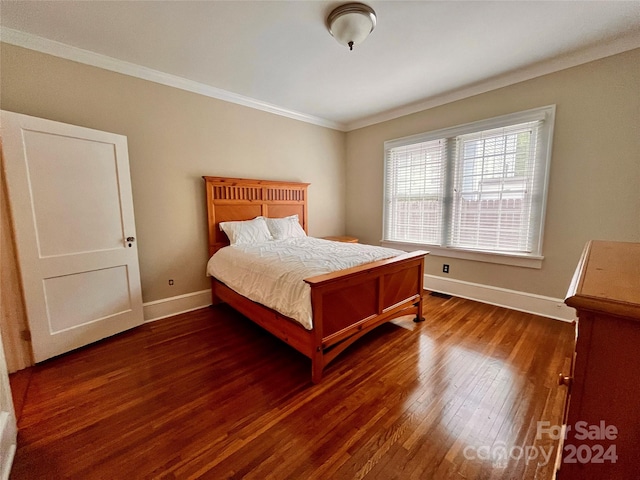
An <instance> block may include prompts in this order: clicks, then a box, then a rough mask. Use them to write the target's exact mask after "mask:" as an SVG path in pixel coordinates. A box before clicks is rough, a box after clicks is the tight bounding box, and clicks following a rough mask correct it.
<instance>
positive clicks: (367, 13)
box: [327, 3, 376, 50]
mask: <svg viewBox="0 0 640 480" xmlns="http://www.w3.org/2000/svg"><path fill="white" fill-rule="evenodd" d="M327 28H328V29H329V33H330V34H331V35H333V36H334V38H335V39H336V40H337V41H338V42H339V43H340V44H342V45H345V46H347V47H349V50H353V46H354V45H359V44H361V43H362V42H364V41H365V39H366V38H367V37H368V36H369V34H370V33H371V32H373V29H374V28H376V12H374V10H373V8H371V7H370V6H368V5H365V4H364V3H346V4H344V5H341V6H339V7H338V8H335V9H334V10H333V11H332V12H331V13H330V14H329V16H328V17H327Z"/></svg>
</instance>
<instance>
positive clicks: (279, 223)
mask: <svg viewBox="0 0 640 480" xmlns="http://www.w3.org/2000/svg"><path fill="white" fill-rule="evenodd" d="M265 220H266V221H267V227H269V232H271V235H272V236H273V238H274V239H275V240H284V239H285V238H299V237H306V236H307V234H306V233H305V231H304V229H303V228H302V227H301V226H300V222H299V220H298V214H295V215H291V216H289V217H284V218H266V219H265Z"/></svg>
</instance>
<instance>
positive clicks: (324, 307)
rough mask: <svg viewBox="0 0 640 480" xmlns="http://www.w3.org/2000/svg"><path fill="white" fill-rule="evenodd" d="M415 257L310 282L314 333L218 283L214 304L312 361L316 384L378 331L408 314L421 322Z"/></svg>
mask: <svg viewBox="0 0 640 480" xmlns="http://www.w3.org/2000/svg"><path fill="white" fill-rule="evenodd" d="M426 253H427V252H422V251H419V252H412V253H407V254H404V255H400V256H398V257H394V258H390V259H387V260H380V261H377V262H372V263H368V264H365V265H361V266H358V267H354V268H349V269H346V270H341V271H339V272H335V273H330V274H327V275H321V276H318V277H313V278H308V279H306V280H305V282H307V283H308V284H309V285H310V287H311V303H312V309H313V329H312V330H306V329H305V328H304V327H302V326H301V325H300V324H299V323H298V322H296V321H295V320H293V319H291V318H288V317H285V316H284V315H282V314H280V313H278V312H276V311H275V310H272V309H270V308H267V307H265V306H264V305H260V304H258V303H255V302H253V301H251V300H249V299H247V298H245V297H243V296H242V295H240V294H239V293H236V292H235V291H233V290H231V289H230V288H229V287H227V286H226V285H224V284H223V283H222V282H220V281H218V280H215V279H214V280H213V282H212V292H213V296H214V299H216V300H219V301H222V302H225V303H228V304H229V305H230V306H232V307H233V308H234V309H236V310H238V311H239V312H240V313H242V314H243V315H245V316H246V317H248V318H250V319H251V320H253V321H254V322H255V323H257V324H258V325H260V326H261V327H262V328H264V329H265V330H267V331H269V332H271V333H272V334H273V335H275V336H276V337H278V338H279V339H281V340H283V341H284V342H286V343H288V344H289V345H291V346H292V347H293V348H295V349H296V350H298V351H299V352H300V353H302V354H303V355H305V356H307V357H309V358H310V359H311V371H312V376H311V378H312V381H313V382H314V383H318V382H320V381H321V380H322V374H323V371H324V368H325V367H326V366H327V364H329V362H331V361H332V360H333V359H334V358H336V356H337V355H339V354H340V353H341V352H342V351H344V350H345V349H346V348H347V347H348V346H349V345H351V344H352V343H353V342H355V341H356V340H358V339H359V338H360V337H362V336H363V335H365V334H366V333H368V332H370V331H371V330H372V329H374V328H375V327H377V326H379V325H381V324H383V323H385V322H388V321H389V320H392V319H394V318H397V317H401V316H404V315H414V314H415V315H416V317H417V318H418V319H421V318H422V290H423V271H424V256H425V254H426Z"/></svg>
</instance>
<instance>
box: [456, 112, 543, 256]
mask: <svg viewBox="0 0 640 480" xmlns="http://www.w3.org/2000/svg"><path fill="white" fill-rule="evenodd" d="M541 125H542V122H541V121H534V122H527V123H524V124H519V125H511V126H507V127H503V128H496V129H491V130H485V131H481V132H477V133H472V134H468V135H460V136H458V137H457V138H456V142H455V143H456V151H455V166H454V171H455V173H454V178H455V180H454V185H455V186H454V192H453V205H452V219H451V228H450V230H449V232H450V238H449V241H448V244H449V245H450V246H453V247H462V248H470V249H480V250H489V251H494V252H503V251H507V252H516V253H531V252H532V251H533V250H534V248H535V245H534V243H535V240H536V237H535V231H536V228H535V225H536V223H537V222H536V221H537V212H538V211H539V207H540V204H539V203H540V200H541V195H539V194H538V195H537V194H536V192H537V191H538V190H539V187H540V185H539V184H538V183H537V180H539V179H536V175H535V173H536V168H535V167H536V161H537V159H538V155H537V147H538V145H537V138H538V129H539V127H540V126H541Z"/></svg>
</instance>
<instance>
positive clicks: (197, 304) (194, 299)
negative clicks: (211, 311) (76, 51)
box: [142, 290, 211, 323]
mask: <svg viewBox="0 0 640 480" xmlns="http://www.w3.org/2000/svg"><path fill="white" fill-rule="evenodd" d="M209 305H211V290H201V291H199V292H192V293H185V294H184V295H178V296H176V297H169V298H163V299H161V300H155V301H153V302H147V303H144V304H143V305H142V308H143V312H144V321H145V323H147V322H154V321H156V320H160V319H162V318H167V317H171V316H173V315H178V314H179V313H186V312H191V311H192V310H197V309H199V308H204V307H208V306H209Z"/></svg>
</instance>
